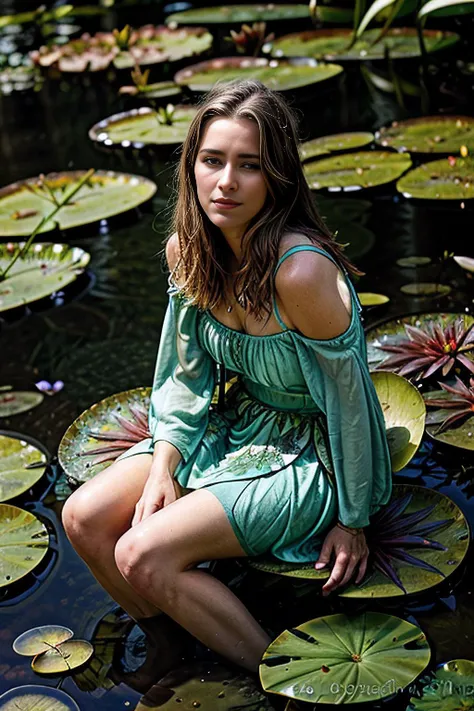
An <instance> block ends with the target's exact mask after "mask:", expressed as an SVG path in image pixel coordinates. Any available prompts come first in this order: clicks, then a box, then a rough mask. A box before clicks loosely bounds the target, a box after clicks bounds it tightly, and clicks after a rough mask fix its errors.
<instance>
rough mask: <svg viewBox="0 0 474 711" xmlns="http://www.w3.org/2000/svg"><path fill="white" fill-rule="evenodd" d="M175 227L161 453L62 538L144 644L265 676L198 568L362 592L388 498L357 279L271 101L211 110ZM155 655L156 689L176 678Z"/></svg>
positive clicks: (236, 612)
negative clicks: (168, 628)
mask: <svg viewBox="0 0 474 711" xmlns="http://www.w3.org/2000/svg"><path fill="white" fill-rule="evenodd" d="M173 226H174V232H175V234H174V236H173V237H171V239H170V240H169V241H168V243H167V245H166V256H167V260H168V265H169V268H170V271H171V287H170V290H169V294H170V303H169V307H168V311H167V314H166V317H165V322H164V326H163V331H162V337H161V343H160V349H159V353H158V361H157V367H156V373H155V380H154V387H153V392H152V398H151V408H150V432H151V433H152V438H151V439H148V440H145V441H144V442H141V443H139V444H138V445H136V446H135V447H133V448H132V449H131V450H129V452H127V454H126V455H124V456H122V458H121V459H120V461H117V462H116V463H114V464H113V465H112V466H111V467H110V468H109V469H107V470H106V471H104V472H102V473H101V474H99V475H98V476H96V477H95V478H94V479H93V480H91V481H90V482H88V483H87V484H85V485H84V486H83V487H81V489H80V490H78V491H77V492H76V493H74V494H73V495H72V496H71V497H70V499H69V500H68V502H67V503H66V506H65V509H64V515H63V521H64V525H65V528H66V531H67V534H68V536H69V538H70V540H71V542H72V544H73V545H74V547H75V548H76V550H77V551H78V553H79V554H80V555H81V556H82V557H83V558H84V560H85V561H86V563H87V564H88V565H89V567H90V568H91V570H92V572H93V574H94V575H95V576H96V578H97V579H98V581H99V582H100V583H101V584H102V585H103V586H104V587H105V588H106V589H107V590H108V591H109V593H110V594H111V595H112V597H113V598H114V599H115V600H116V601H117V602H118V603H119V604H120V605H121V606H122V607H123V608H124V609H125V610H126V611H127V612H128V613H129V614H130V615H131V616H132V617H133V618H134V619H135V620H137V622H138V623H139V624H140V626H141V627H142V628H143V629H144V630H145V631H146V632H147V635H148V639H149V641H150V643H152V640H153V638H154V635H155V632H156V630H157V623H156V620H157V619H159V618H157V617H156V616H157V615H158V613H159V612H160V611H163V612H165V613H166V615H168V616H169V617H170V618H172V620H175V621H176V622H178V623H179V624H180V625H181V626H182V627H184V628H185V629H186V630H188V631H189V632H190V633H191V634H192V635H194V636H195V637H197V638H198V639H199V640H200V641H201V642H202V643H204V644H205V645H207V646H208V647H210V648H211V649H213V650H215V651H217V652H219V653H221V654H223V655H224V656H226V657H227V658H228V659H230V660H231V661H233V662H235V663H237V664H239V665H241V666H243V667H245V668H246V669H248V670H251V671H256V670H257V668H258V665H259V661H260V659H261V656H262V654H263V652H264V650H265V649H266V647H267V646H268V644H269V642H270V639H269V637H268V635H267V634H266V632H265V631H264V630H263V629H262V628H261V626H260V625H259V624H258V623H257V621H256V620H255V619H254V618H253V617H252V616H251V615H250V613H249V612H248V610H247V609H246V608H245V607H244V606H243V604H242V603H241V602H240V601H239V600H238V599H237V598H236V597H235V596H234V595H233V593H232V592H231V591H230V590H229V589H228V588H227V587H226V586H225V585H223V584H222V583H221V582H220V581H219V580H217V579H215V578H214V577H212V576H211V575H209V574H208V573H206V572H204V571H203V570H199V569H196V565H197V564H198V563H200V562H202V561H206V560H213V559H217V558H226V557H239V556H242V557H243V556H246V555H259V554H263V553H266V554H268V553H271V554H272V555H273V556H275V557H277V558H279V559H281V560H284V561H298V562H303V561H313V562H315V561H318V562H317V563H316V567H317V568H322V567H324V566H325V565H327V564H329V562H330V561H331V559H333V560H334V564H333V566H332V571H331V575H330V577H329V580H328V581H327V582H326V583H325V585H324V587H323V592H324V594H327V593H329V592H330V591H332V590H334V589H336V588H337V587H339V586H341V585H346V584H347V583H348V582H349V580H351V579H352V578H353V577H354V574H355V581H356V582H359V581H360V580H361V579H362V578H363V576H364V573H365V570H366V565H367V553H368V551H367V545H366V542H365V537H364V533H363V529H364V527H365V526H367V525H368V523H369V516H370V515H371V514H372V513H374V512H375V511H376V510H377V509H378V508H379V507H380V506H381V505H382V504H384V503H386V502H387V500H388V498H389V496H390V492H391V473H390V463H389V454H388V448H387V442H386V438H385V429H384V421H383V416H382V413H381V410H380V407H379V404H378V401H377V397H376V394H375V391H374V389H373V386H372V382H371V380H370V376H369V373H368V369H367V364H366V353H365V342H364V335H363V330H362V327H361V324H360V318H359V311H360V307H359V302H358V300H357V296H356V293H355V290H354V287H353V286H352V284H351V283H350V281H349V280H348V278H347V275H348V272H351V271H352V272H355V269H354V268H353V267H352V266H351V265H350V264H349V262H348V261H347V259H346V258H345V257H344V255H343V254H342V253H341V252H340V250H339V247H338V246H337V244H336V243H335V242H334V241H333V239H332V237H331V235H330V233H329V232H328V229H327V228H326V226H325V225H324V223H323V222H322V221H321V219H320V218H319V216H318V214H317V212H316V209H315V207H314V204H313V201H312V198H311V193H310V191H309V188H308V186H307V184H306V181H305V179H304V176H303V172H302V168H301V165H300V161H299V156H298V149H297V127H296V121H295V118H294V116H293V114H292V112H291V111H290V109H289V107H288V106H287V105H286V103H285V102H284V101H283V99H282V98H281V97H280V96H279V95H278V94H276V93H274V92H272V91H270V90H269V89H267V88H266V87H265V86H264V85H263V84H261V83H260V82H257V81H240V82H239V81H238V82H232V83H230V84H224V85H218V86H216V88H215V89H213V91H211V92H210V94H209V95H208V96H207V97H206V99H205V101H204V103H203V104H202V106H201V107H200V109H199V110H198V112H197V115H196V117H195V119H194V120H193V122H192V124H191V126H190V129H189V133H188V137H187V139H186V141H185V143H184V146H183V152H182V156H181V162H180V166H179V172H178V196H177V203H176V207H175V212H174V225H173ZM218 365H219V366H220V368H219V369H218ZM218 370H219V373H220V376H221V385H222V382H223V377H222V375H223V373H224V374H225V372H226V370H227V374H228V373H229V372H231V373H234V374H235V373H236V374H237V375H238V379H237V384H235V385H234V386H233V387H232V388H231V389H230V391H229V392H228V393H227V395H226V396H225V398H224V397H222V395H223V392H222V389H221V398H220V403H221V406H220V407H219V408H216V407H214V406H211V399H212V396H213V392H214V389H215V384H216V382H217V380H218ZM132 455H133V456H132ZM182 487H183V488H185V489H186V490H187V491H186V496H182V497H181V496H180V494H181V493H182V490H183V489H182ZM161 617H162V618H163V617H164V616H163V615H162V616H161ZM170 624H171V622H170ZM164 657H165V658H164V664H162V665H161V666H159V668H158V667H156V666H154V667H153V669H154V670H155V672H156V678H159V676H160V675H161V674H162V673H164V671H166V668H167V667H169V666H171V665H172V664H173V663H174V661H175V660H173V659H172V658H171V657H168V658H166V654H165V655H164ZM150 666H152V665H151V664H150Z"/></svg>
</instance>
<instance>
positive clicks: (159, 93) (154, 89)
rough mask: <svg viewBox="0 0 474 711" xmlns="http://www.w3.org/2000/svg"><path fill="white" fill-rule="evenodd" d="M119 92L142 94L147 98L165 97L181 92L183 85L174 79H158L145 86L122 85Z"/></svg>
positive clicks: (134, 94)
mask: <svg viewBox="0 0 474 711" xmlns="http://www.w3.org/2000/svg"><path fill="white" fill-rule="evenodd" d="M119 94H129V95H130V96H141V97H143V98H147V99H165V98H167V97H169V96H177V95H178V94H181V87H180V86H177V85H176V84H175V83H174V81H157V82H154V83H153V84H145V86H135V84H134V85H133V86H132V85H129V86H121V87H120V89H119Z"/></svg>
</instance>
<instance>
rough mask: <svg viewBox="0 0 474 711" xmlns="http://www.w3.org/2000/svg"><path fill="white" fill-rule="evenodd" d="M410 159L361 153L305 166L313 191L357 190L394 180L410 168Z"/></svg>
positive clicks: (325, 159) (400, 155)
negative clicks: (326, 189)
mask: <svg viewBox="0 0 474 711" xmlns="http://www.w3.org/2000/svg"><path fill="white" fill-rule="evenodd" d="M411 164H412V163H411V159H410V157H409V156H406V155H402V154H400V153H387V152H385V151H361V152H359V153H347V154H345V155H340V156H331V157H330V158H323V159H321V160H316V161H312V162H311V163H306V164H305V166H304V173H305V176H306V180H307V181H308V183H309V186H310V188H311V189H312V190H320V189H321V188H328V189H329V190H359V189H361V188H373V187H375V186H377V185H383V184H384V183H390V182H391V181H392V180H396V179H397V178H399V177H400V175H401V174H402V173H404V172H405V171H406V170H407V169H408V168H409V167H410V166H411Z"/></svg>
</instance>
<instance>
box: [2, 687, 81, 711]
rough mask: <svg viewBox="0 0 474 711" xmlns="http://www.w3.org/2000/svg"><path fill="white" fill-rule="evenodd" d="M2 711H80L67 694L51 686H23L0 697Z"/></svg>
mask: <svg viewBox="0 0 474 711" xmlns="http://www.w3.org/2000/svg"><path fill="white" fill-rule="evenodd" d="M0 709H1V710H2V711H80V709H79V706H78V705H77V704H76V702H75V701H74V699H72V698H71V697H70V696H69V695H68V694H66V693H65V692H64V691H61V690H60V689H55V688H54V687H51V686H40V685H38V684H25V686H17V687H15V688H14V689H9V690H8V691H6V692H5V693H4V694H2V695H1V696H0Z"/></svg>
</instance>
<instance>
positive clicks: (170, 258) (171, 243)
mask: <svg viewBox="0 0 474 711" xmlns="http://www.w3.org/2000/svg"><path fill="white" fill-rule="evenodd" d="M165 251H166V261H167V262H168V268H169V270H170V272H172V271H173V269H174V268H175V267H176V265H177V264H178V261H179V257H180V251H179V239H178V233H177V232H175V233H174V234H172V235H171V237H168V240H167V242H166V247H165Z"/></svg>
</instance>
